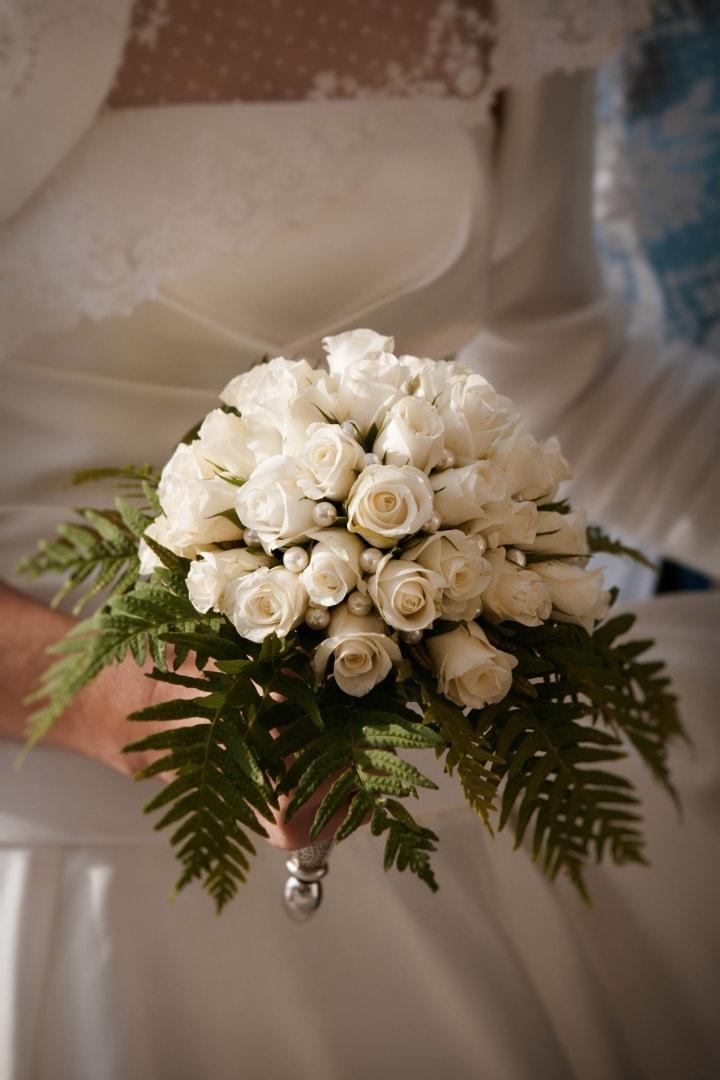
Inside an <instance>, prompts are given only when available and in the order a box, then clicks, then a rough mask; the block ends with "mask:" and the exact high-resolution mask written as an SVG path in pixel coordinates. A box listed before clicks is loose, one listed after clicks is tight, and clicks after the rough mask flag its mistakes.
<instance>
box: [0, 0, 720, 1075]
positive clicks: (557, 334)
mask: <svg viewBox="0 0 720 1080" xmlns="http://www.w3.org/2000/svg"><path fill="white" fill-rule="evenodd" d="M273 6H274V7H276V6H277V5H273ZM453 6H454V5H452V4H451V5H449V7H450V8H452V7H453ZM461 6H462V5H461ZM146 7H148V8H149V9H151V11H150V14H151V15H152V14H153V12H154V18H155V21H154V22H153V21H152V19H150V18H149V19H148V22H147V27H146V28H145V32H146V36H147V35H148V34H149V35H150V36H152V33H151V32H157V31H158V28H160V29H161V28H162V26H163V23H162V19H163V18H165V17H166V16H167V7H168V6H167V4H163V3H155V4H149V5H146ZM222 7H223V5H220V8H219V9H218V10H221V9H222ZM441 7H445V8H448V5H447V4H445V5H441ZM643 7H644V5H643V4H642V3H636V4H633V3H629V4H628V3H625V4H620V3H618V4H617V5H616V4H615V3H608V4H602V5H600V4H595V3H591V2H588V0H584V2H583V0H576V2H568V0H557V2H556V3H552V2H548V0H545V2H542V3H541V2H539V0H538V3H536V4H533V3H527V2H524V3H523V2H521V0H513V3H504V4H500V5H499V8H498V10H499V11H500V12H501V17H500V19H499V22H498V27H499V28H498V27H496V28H495V30H494V31H493V32H494V35H495V36H494V39H493V40H494V49H495V52H494V61H493V65H492V79H490V80H488V83H487V86H486V87H485V92H484V93H480V92H478V93H472V94H465V95H464V96H463V95H460V96H458V95H452V94H450V95H445V96H435V97H430V98H429V97H428V96H427V95H425V94H421V93H418V94H410V96H409V97H406V98H404V99H398V98H394V97H389V96H387V95H386V96H383V95H366V96H359V95H356V96H355V98H354V99H353V100H345V101H335V100H320V97H321V95H320V94H319V92H318V93H317V94H315V96H314V98H313V99H312V100H305V101H294V102H290V103H279V102H275V103H272V102H270V103H258V102H253V103H247V102H243V103H240V102H238V103H231V104H211V103H205V104H185V105H173V106H163V105H159V106H148V107H143V108H120V109H117V110H115V111H110V112H103V113H101V114H100V115H99V116H98V117H96V113H97V111H98V108H99V106H100V104H101V103H102V101H103V99H104V98H105V96H106V94H107V92H108V90H109V87H110V83H111V80H112V72H113V69H114V67H115V65H116V63H117V61H118V59H119V56H120V52H121V50H122V45H123V40H124V38H125V35H126V33H127V17H128V12H127V5H126V4H124V3H120V2H118V0H103V2H101V0H95V2H94V3H80V2H77V0H76V2H73V0H56V2H54V3H44V4H43V3H33V2H30V0H24V2H22V0H18V2H17V3H10V4H9V6H8V7H7V13H5V12H3V13H2V15H3V17H4V18H5V22H4V23H0V44H2V45H3V48H0V86H2V87H3V89H6V90H7V94H6V96H5V97H3V100H2V103H1V104H0V138H1V139H2V142H3V145H4V146H6V147H8V148H9V150H10V152H9V153H8V154H7V156H6V157H5V160H4V162H3V168H4V172H3V174H2V176H1V177H0V220H3V221H4V224H3V226H2V229H1V231H0V303H2V305H3V307H2V312H1V315H0V318H1V320H2V343H1V344H0V356H1V357H2V364H3V386H4V390H3V395H2V402H1V404H0V412H1V413H2V418H1V420H0V430H2V433H3V439H4V440H5V443H4V446H5V450H4V456H3V460H4V462H5V465H6V467H5V469H4V473H5V475H4V478H3V481H2V491H1V496H0V497H1V498H2V507H1V517H0V529H1V536H2V572H3V574H4V575H5V576H6V578H7V579H8V580H12V578H11V574H12V567H13V565H14V564H15V563H16V562H17V560H18V559H19V558H20V557H21V555H23V554H25V553H27V552H28V551H30V550H32V548H33V546H34V544H35V542H36V541H37V539H38V538H40V537H41V536H45V535H48V534H49V533H50V532H51V531H52V529H53V527H54V525H55V524H56V523H57V522H59V521H61V520H64V519H65V518H66V517H67V516H68V515H69V513H70V507H71V506H72V505H73V503H75V502H76V501H77V499H78V493H77V492H75V491H68V489H67V487H66V484H65V480H66V477H67V476H68V475H69V474H70V473H71V472H72V471H73V470H76V469H78V468H82V467H87V466H89V465H94V464H113V463H117V464H122V463H125V462H127V461H128V460H134V461H145V460H147V461H151V462H154V463H156V464H161V463H162V462H163V461H164V460H166V458H167V457H168V455H169V452H170V450H171V448H172V445H173V441H174V440H175V439H177V437H178V436H179V435H181V434H182V433H183V432H184V431H185V430H187V429H188V428H189V427H190V426H191V425H192V424H193V423H194V422H195V421H196V420H197V419H198V418H199V417H200V416H202V415H203V413H204V412H206V411H207V410H208V409H209V408H210V407H212V406H213V403H214V401H215V396H216V394H217V392H218V391H219V389H220V388H221V387H222V386H223V385H224V384H225V383H226V382H227V381H228V379H229V378H230V377H231V376H232V375H233V374H235V373H237V372H238V371H239V370H242V369H243V368H247V366H249V365H250V364H251V363H253V362H255V361H256V360H257V359H258V358H259V357H260V356H262V355H263V354H265V353H269V354H271V355H275V354H279V353H284V354H285V355H303V354H309V355H319V342H320V338H321V337H322V336H323V335H324V334H326V333H332V332H336V331H339V330H342V329H345V328H348V327H351V326H357V325H367V326H372V327H373V328H375V329H377V330H379V331H383V332H386V333H392V334H395V336H396V338H397V341H398V346H399V348H400V349H402V350H403V351H409V352H416V353H419V354H425V355H444V354H450V353H454V352H457V351H458V350H460V351H461V352H462V353H463V354H464V356H465V358H468V359H469V360H470V361H471V362H473V363H475V364H476V365H477V366H478V367H479V369H480V370H482V371H483V373H485V374H487V376H488V377H489V378H490V380H491V381H492V382H493V383H494V384H496V385H497V386H498V387H499V388H500V389H501V390H504V391H506V392H507V393H508V394H510V396H512V397H513V398H514V399H515V400H517V401H518V403H520V404H522V405H523V406H524V407H525V409H526V410H527V411H528V413H529V416H530V422H531V424H532V426H533V428H534V429H535V430H536V431H537V432H538V433H540V434H550V433H552V432H554V431H555V432H557V433H558V434H559V435H560V438H561V440H562V442H563V446H564V448H565V450H566V453H567V456H568V457H569V458H570V459H571V460H572V461H573V462H574V463H575V465H576V475H577V485H578V490H579V493H580V494H579V497H580V499H581V500H582V501H583V502H585V503H586V504H588V505H589V509H590V511H591V515H592V516H593V517H594V518H595V519H596V520H603V521H605V522H608V523H610V524H616V525H619V526H621V527H622V528H623V529H624V530H625V531H626V532H627V533H630V534H632V535H633V536H634V538H635V539H637V540H638V541H639V542H641V543H643V542H644V543H649V544H651V545H652V546H653V547H654V548H655V549H657V550H661V551H663V552H665V553H669V554H676V555H678V556H679V557H681V558H684V559H685V560H686V561H689V562H693V563H695V564H697V565H699V566H702V567H705V568H706V569H708V570H709V571H710V572H713V573H715V574H718V573H720V550H719V549H718V544H717V532H716V500H717V494H718V470H719V468H720V466H719V465H718V460H717V455H715V456H714V457H713V455H712V452H711V443H712V441H713V440H714V443H715V447H716V448H717V437H718V431H717V416H718V405H720V386H719V382H718V374H717V369H716V368H714V367H713V364H712V361H711V360H710V359H709V358H706V357H703V356H701V355H698V354H692V355H691V354H690V353H685V354H681V353H680V352H678V353H677V354H675V355H672V356H671V355H668V354H665V355H663V354H661V353H660V352H659V351H658V350H657V348H655V347H654V346H653V344H652V343H651V342H649V341H642V340H632V339H631V338H630V337H628V334H627V326H626V321H625V317H624V315H623V312H622V309H621V308H620V307H619V306H618V305H617V304H616V302H614V301H612V300H610V299H608V298H607V297H605V296H604V295H603V292H602V289H601V286H600V282H599V273H598V270H597V266H596V262H595V259H594V255H593V251H592V237H591V226H590V214H589V205H588V202H589V194H588V191H589V178H590V172H591V141H592V132H591V111H592V80H591V77H590V76H589V75H588V74H587V73H583V71H582V70H578V71H577V72H576V73H575V74H569V73H568V74H560V73H558V72H559V71H560V70H565V71H567V72H570V71H571V70H575V69H587V68H590V67H592V66H594V65H595V64H596V63H598V62H599V61H600V60H601V59H602V58H603V56H604V55H605V54H606V52H607V51H608V50H609V48H610V47H611V46H612V45H613V44H614V43H615V42H616V41H617V39H618V36H619V33H620V31H621V30H622V28H623V26H624V25H626V24H627V25H629V24H630V23H631V22H632V21H633V18H634V17H635V15H636V14H638V13H639V12H640V11H641V9H642V8H643ZM388 10H389V8H388ZM488 10H490V9H488ZM153 27H155V31H153ZM148 28H149V29H148ZM3 34H4V37H3ZM79 40H83V41H84V42H85V43H86V44H85V45H84V47H83V48H82V49H80V48H77V45H76V43H77V42H78V41H79ZM70 57H71V58H72V59H71V60H70V59H69V58H70ZM68 65H71V68H70V75H69V68H68ZM319 85H320V86H323V85H324V86H327V85H328V80H327V78H326V79H325V81H324V82H322V80H321V82H320V84H319ZM406 89H407V88H406ZM410 89H412V87H411V88H410ZM497 89H503V90H504V91H505V93H504V103H503V109H502V122H501V124H500V126H499V128H498V126H497V125H496V124H495V123H494V121H493V119H492V114H491V112H490V108H489V106H490V101H491V97H492V93H494V91H495V90H497ZM713 493H714V494H713ZM80 497H81V498H82V497H83V496H82V494H81V496H80ZM87 498H92V499H93V500H95V501H96V502H97V503H98V504H101V505H102V504H103V503H104V502H105V501H106V498H107V494H106V493H105V492H103V491H102V490H100V489H95V490H89V491H88V493H87ZM714 500H715V501H714ZM15 583H17V582H15ZM20 587H23V588H25V587H26V586H25V585H24V584H22V583H20ZM34 591H35V595H38V596H40V597H43V598H47V596H48V595H49V586H48V587H47V589H44V588H38V589H36V590H34ZM640 607H641V616H640V625H639V627H638V629H637V633H638V636H642V637H645V636H652V637H654V638H656V639H657V643H658V644H657V652H658V654H659V655H661V656H663V657H665V658H666V659H667V660H668V662H669V664H670V666H671V668H672V671H673V675H674V678H675V680H676V684H677V688H678V690H679V692H680V695H681V699H682V704H683V710H684V715H685V719H686V721H687V724H688V727H689V730H690V734H691V737H692V739H693V747H692V749H688V748H687V747H683V746H679V747H678V748H677V749H676V751H675V753H674V768H675V776H676V780H677V785H678V788H679V790H680V793H681V796H682V799H683V803H684V807H685V818H684V822H682V823H681V822H679V821H678V820H677V817H676V814H675V811H674V809H673V807H672V806H671V804H670V803H669V801H668V800H667V798H666V797H665V796H664V795H663V794H662V793H661V792H660V791H659V790H658V789H657V788H656V787H655V786H654V785H653V784H652V782H651V781H650V779H649V778H648V777H647V776H646V775H644V774H643V772H642V769H641V767H640V766H639V764H638V763H637V762H636V761H634V760H630V761H629V762H628V764H627V768H628V771H629V773H630V774H632V776H633V777H634V778H635V779H636V780H637V783H638V786H639V788H640V790H641V792H642V794H643V797H644V805H645V815H646V827H647V835H648V843H649V854H650V857H651V860H652V862H653V866H652V868H651V869H649V870H646V869H640V868H624V869H614V868H610V867H603V868H598V869H597V870H595V871H594V872H593V873H592V874H591V881H590V884H591V891H592V893H593V895H594V898H595V907H594V909H593V910H592V911H588V910H586V909H585V908H583V907H582V906H581V904H580V903H579V901H578V900H577V898H576V897H575V895H574V894H572V893H571V891H570V889H569V888H568V887H567V886H566V885H565V884H564V883H563V882H560V883H558V884H557V885H555V886H550V885H548V884H547V883H546V882H545V881H544V880H543V879H542V878H541V877H540V875H539V873H538V872H537V870H536V869H535V867H534V866H533V865H532V863H531V862H530V860H529V859H528V858H527V857H526V856H525V855H524V854H523V853H522V852H513V851H512V850H511V845H510V844H509V842H508V838H507V837H506V836H505V835H504V834H503V835H502V836H501V837H500V838H499V839H498V840H497V841H491V840H490V838H489V837H488V836H487V835H486V833H485V832H484V830H483V827H482V825H481V823H480V822H479V821H478V820H477V819H475V818H474V816H473V815H472V813H471V812H470V811H469V810H468V809H466V808H465V806H464V801H463V798H462V795H461V793H460V792H459V789H458V788H457V787H456V785H455V783H454V781H450V780H448V779H447V778H441V777H438V780H439V783H440V788H439V790H438V791H437V792H432V793H429V794H428V795H427V797H425V799H424V802H423V804H421V806H420V808H419V811H418V816H419V817H420V818H421V819H422V820H424V821H427V822H428V823H429V824H431V825H432V827H433V828H435V829H436V831H437V832H438V833H439V835H440V840H441V842H440V849H439V853H438V856H437V859H436V867H437V873H438V878H439V881H440V884H441V890H440V892H439V894H438V895H437V896H432V895H431V894H430V893H429V891H427V890H426V889H425V887H424V886H422V885H421V884H419V883H418V882H417V881H416V880H415V879H410V878H408V877H407V876H406V875H399V874H391V875H385V874H383V872H382V869H381V861H380V856H381V852H380V850H379V842H378V841H376V840H375V839H374V838H373V837H371V836H370V835H369V834H368V833H367V831H361V832H360V833H358V834H355V836H354V837H352V838H351V840H350V841H348V842H347V843H346V844H343V845H342V846H341V847H340V848H339V849H338V850H337V851H335V852H334V853H333V855H332V863H331V874H330V877H329V878H328V881H327V888H326V901H325V904H324V906H323V908H322V910H321V913H320V914H319V915H318V916H317V918H316V919H315V920H314V921H313V922H312V923H310V924H309V925H307V926H304V927H297V926H295V925H293V924H291V923H290V922H288V920H287V919H286V916H285V914H284V912H283V910H282V906H281V900H280V897H281V892H282V883H283V880H284V877H285V869H284V860H283V857H282V855H281V854H280V853H279V852H277V851H274V850H272V849H270V848H268V847H266V846H263V847H262V850H261V851H260V852H259V857H258V859H257V863H256V866H255V869H254V871H253V874H252V877H251V881H250V883H249V885H248V886H247V888H246V889H245V890H243V892H242V894H241V895H240V896H239V897H238V899H237V900H236V901H235V902H234V903H233V904H231V905H230V907H229V908H228V909H226V911H225V912H224V914H223V915H222V916H221V917H220V918H216V917H215V915H214V914H213V911H212V907H211V904H210V901H209V900H208V899H207V898H206V897H205V896H204V894H203V893H202V892H201V891H200V890H199V889H190V890H187V891H186V892H185V893H183V894H182V895H181V897H180V898H179V899H178V900H177V901H176V902H175V903H173V904H169V903H168V902H167V900H166V896H167V892H168V889H169V887H170V885H171V884H172V882H173V880H174V877H175V872H176V870H175V866H174V863H173V858H172V855H171V853H170V851H169V847H168V844H167V840H166V838H165V837H164V836H158V835H157V834H155V833H153V832H152V830H151V828H150V823H149V822H148V821H147V820H146V819H145V818H143V816H142V814H141V807H142V805H143V803H144V802H145V801H147V799H148V798H149V797H150V794H151V791H152V784H151V782H147V783H145V784H143V785H140V786H136V785H133V784H131V783H129V782H128V781H127V780H125V779H123V778H122V777H120V776H119V775H115V774H113V773H110V772H109V771H108V770H107V769H105V768H103V767H102V766H100V765H98V764H95V763H94V762H92V761H90V760H86V759H84V758H81V757H76V756H73V755H70V754H66V753H63V752H61V751H57V750H52V749H50V748H46V747H40V748H38V749H36V750H35V751H34V752H33V753H32V755H31V756H30V758H29V759H28V761H27V763H26V764H25V766H24V767H23V769H22V770H21V771H20V772H15V771H13V761H14V759H15V756H16V753H17V746H15V745H11V744H9V743H5V744H0V771H1V772H2V796H1V797H0V903H1V904H2V922H1V923H0V980H1V984H0V1078H2V1080H11V1078H12V1080H129V1078H132V1080H165V1078H172V1080H197V1078H199V1077H207V1078H209V1080H230V1078H236V1077H241V1076H242V1077H248V1078H251V1080H285V1078H288V1080H289V1078H290V1077H292V1078H296V1077H298V1078H308V1080H309V1078H312V1080H356V1078H357V1080H359V1078H361V1077H362V1078H367V1077H378V1078H384V1077H386V1076H394V1077H398V1078H399V1080H404V1078H406V1077H407V1078H410V1077H412V1078H413V1080H426V1078H431V1077H433V1078H434V1077H436V1076H437V1075H438V1074H441V1075H444V1076H446V1077H448V1080H470V1078H472V1080H477V1078H487V1080H516V1078H517V1080H529V1078H541V1080H560V1078H565V1077H568V1078H570V1077H578V1078H581V1080H628V1078H635V1077H642V1078H647V1080H650V1078H652V1080H663V1078H667V1080H677V1078H679V1077H682V1078H683V1080H705V1078H709V1077H711V1076H714V1075H717V1074H718V1069H720V1042H719V1041H718V1036H717V1019H718V1018H717V1013H716V1010H717V1000H718V996H719V993H720V986H719V985H718V976H717V972H718V970H719V969H720V968H719V965H720V949H719V946H720V940H719V939H720V934H719V933H718V926H717V911H718V910H719V909H720V870H719V867H718V854H717V841H718V836H717V826H718V820H719V819H718V810H719V809H720V792H719V790H718V760H719V755H718V751H719V750H720V732H719V731H718V729H717V725H716V724H715V723H714V716H715V713H716V708H717V707H716V705H715V703H716V702H717V701H718V700H720V672H719V670H718V665H717V662H716V658H717V656H718V654H719V652H720V597H718V595H717V594H707V595H703V596H681V597H669V598H663V599H661V600H656V601H651V602H648V603H647V604H644V605H641V606H640Z"/></svg>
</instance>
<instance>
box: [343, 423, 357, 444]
mask: <svg viewBox="0 0 720 1080" xmlns="http://www.w3.org/2000/svg"><path fill="white" fill-rule="evenodd" d="M340 430H341V431H342V433H343V435H347V437H348V438H349V439H357V428H356V427H355V425H354V424H353V422H352V420H343V422H342V424H341V425H340Z"/></svg>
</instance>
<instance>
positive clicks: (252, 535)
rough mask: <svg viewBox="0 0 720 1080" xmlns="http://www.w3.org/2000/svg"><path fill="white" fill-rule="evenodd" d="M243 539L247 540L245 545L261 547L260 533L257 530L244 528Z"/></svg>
mask: <svg viewBox="0 0 720 1080" xmlns="http://www.w3.org/2000/svg"><path fill="white" fill-rule="evenodd" d="M243 540H244V541H245V546H246V547H249V548H254V547H260V537H259V536H258V534H257V533H256V532H255V530H254V529H244V530H243Z"/></svg>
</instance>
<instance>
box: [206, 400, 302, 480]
mask: <svg viewBox="0 0 720 1080" xmlns="http://www.w3.org/2000/svg"><path fill="white" fill-rule="evenodd" d="M198 438H199V440H200V448H201V450H202V454H203V457H204V458H206V459H207V461H209V462H211V463H212V464H213V465H217V466H218V467H219V468H221V469H224V470H225V471H226V472H229V473H231V474H232V475H233V476H238V477H242V478H243V479H247V477H248V476H250V474H251V473H252V472H253V471H254V469H256V468H257V466H258V465H259V464H260V463H261V462H262V461H265V460H266V458H269V457H274V456H275V455H277V454H279V453H280V450H281V448H282V436H281V434H280V430H279V429H278V428H277V427H275V426H274V425H272V424H271V423H269V422H268V421H267V420H264V421H261V420H260V419H259V418H258V417H252V416H249V417H242V418H241V417H239V416H236V415H235V414H234V413H227V412H225V411H224V410H223V409H213V410H212V412H210V413H208V415H207V416H206V417H205V419H204V420H203V422H202V426H201V428H200V431H199V432H198Z"/></svg>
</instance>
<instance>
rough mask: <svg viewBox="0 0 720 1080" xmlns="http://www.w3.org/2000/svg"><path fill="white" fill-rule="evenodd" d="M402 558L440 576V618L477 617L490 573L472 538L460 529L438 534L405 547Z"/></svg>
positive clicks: (488, 566) (487, 564)
mask: <svg viewBox="0 0 720 1080" xmlns="http://www.w3.org/2000/svg"><path fill="white" fill-rule="evenodd" d="M402 558H403V559H411V560H412V561H413V562H416V563H419V565H420V566H424V567H426V568H427V569H428V570H433V571H434V572H435V573H436V574H438V575H439V576H440V578H441V579H442V586H441V592H440V614H441V615H442V617H443V618H445V619H453V620H460V619H472V618H473V617H474V616H475V615H476V614H477V612H478V609H479V608H480V605H481V600H480V597H481V596H482V594H483V591H484V590H485V587H486V585H487V584H488V582H489V581H490V577H491V570H490V565H489V563H488V562H487V561H486V559H484V558H483V556H482V554H481V552H480V548H479V547H478V544H477V541H476V540H474V539H473V537H472V536H466V535H465V533H463V532H461V531H460V529H450V530H448V531H447V532H437V533H434V534H433V535H432V536H428V537H426V538H425V539H424V540H420V541H419V543H417V544H412V545H410V546H409V547H407V548H406V549H405V551H404V552H403V554H402Z"/></svg>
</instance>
